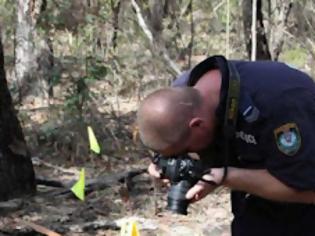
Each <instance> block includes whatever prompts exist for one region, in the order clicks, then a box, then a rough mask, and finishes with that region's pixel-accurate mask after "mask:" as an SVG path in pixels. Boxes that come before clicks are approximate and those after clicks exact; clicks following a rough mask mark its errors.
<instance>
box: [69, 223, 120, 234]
mask: <svg viewBox="0 0 315 236" xmlns="http://www.w3.org/2000/svg"><path fill="white" fill-rule="evenodd" d="M67 228H69V229H70V231H71V232H84V231H95V230H98V229H103V230H109V229H110V230H120V227H119V226H118V225H117V223H116V222H115V221H110V220H97V221H92V222H87V223H84V224H80V225H69V226H67Z"/></svg>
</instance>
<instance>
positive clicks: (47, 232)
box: [16, 219, 61, 236]
mask: <svg viewBox="0 0 315 236" xmlns="http://www.w3.org/2000/svg"><path fill="white" fill-rule="evenodd" d="M16 221H17V222H18V223H20V224H23V225H25V226H28V227H31V228H32V229H33V230H35V231H36V232H38V233H42V234H44V235H47V236H61V234H58V233H56V232H54V231H52V230H50V229H47V228H46V227H44V226H41V225H38V224H35V223H32V222H28V221H25V220H21V219H17V220H16Z"/></svg>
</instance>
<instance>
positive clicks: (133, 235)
mask: <svg viewBox="0 0 315 236" xmlns="http://www.w3.org/2000/svg"><path fill="white" fill-rule="evenodd" d="M130 236H140V234H139V231H138V227H137V223H136V222H132V224H131V234H130Z"/></svg>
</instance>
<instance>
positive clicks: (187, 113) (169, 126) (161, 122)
mask: <svg viewBox="0 0 315 236" xmlns="http://www.w3.org/2000/svg"><path fill="white" fill-rule="evenodd" d="M201 102H202V98H201V96H200V94H199V92H198V91H197V90H196V89H194V88H191V87H184V88H165V89H160V90H157V91H155V92H153V93H152V94H150V95H149V96H147V97H146V98H145V99H144V101H143V102H142V103H141V105H140V108H139V110H138V115H137V121H138V125H139V131H140V137H141V140H142V142H143V143H144V144H145V145H146V146H147V147H149V148H152V149H153V150H158V151H159V150H163V149H165V148H167V147H170V146H172V145H174V144H177V143H179V142H181V141H183V140H185V138H187V137H188V136H189V133H190V129H189V122H190V120H191V119H192V118H193V117H194V114H195V112H196V110H197V109H198V108H199V107H200V105H201Z"/></svg>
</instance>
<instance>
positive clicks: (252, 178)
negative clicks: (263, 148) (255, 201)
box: [223, 167, 315, 204]
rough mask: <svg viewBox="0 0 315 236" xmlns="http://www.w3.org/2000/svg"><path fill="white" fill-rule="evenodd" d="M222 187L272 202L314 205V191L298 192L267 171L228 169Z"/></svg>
mask: <svg viewBox="0 0 315 236" xmlns="http://www.w3.org/2000/svg"><path fill="white" fill-rule="evenodd" d="M223 185H224V186H226V187H229V188H231V189H234V190H240V191H245V192H248V193H250V194H254V195H257V196H260V197H263V198H266V199H270V200H274V201H282V202H300V203H313V204H315V192H314V191H298V190H295V189H293V188H291V187H288V186H287V185H285V184H283V183H282V182H280V181H279V180H278V179H276V178H275V177H273V176H272V175H271V174H270V173H269V172H268V171H267V170H250V169H240V168H233V167H230V168H229V170H228V175H227V178H226V180H225V182H224V183H223Z"/></svg>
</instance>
